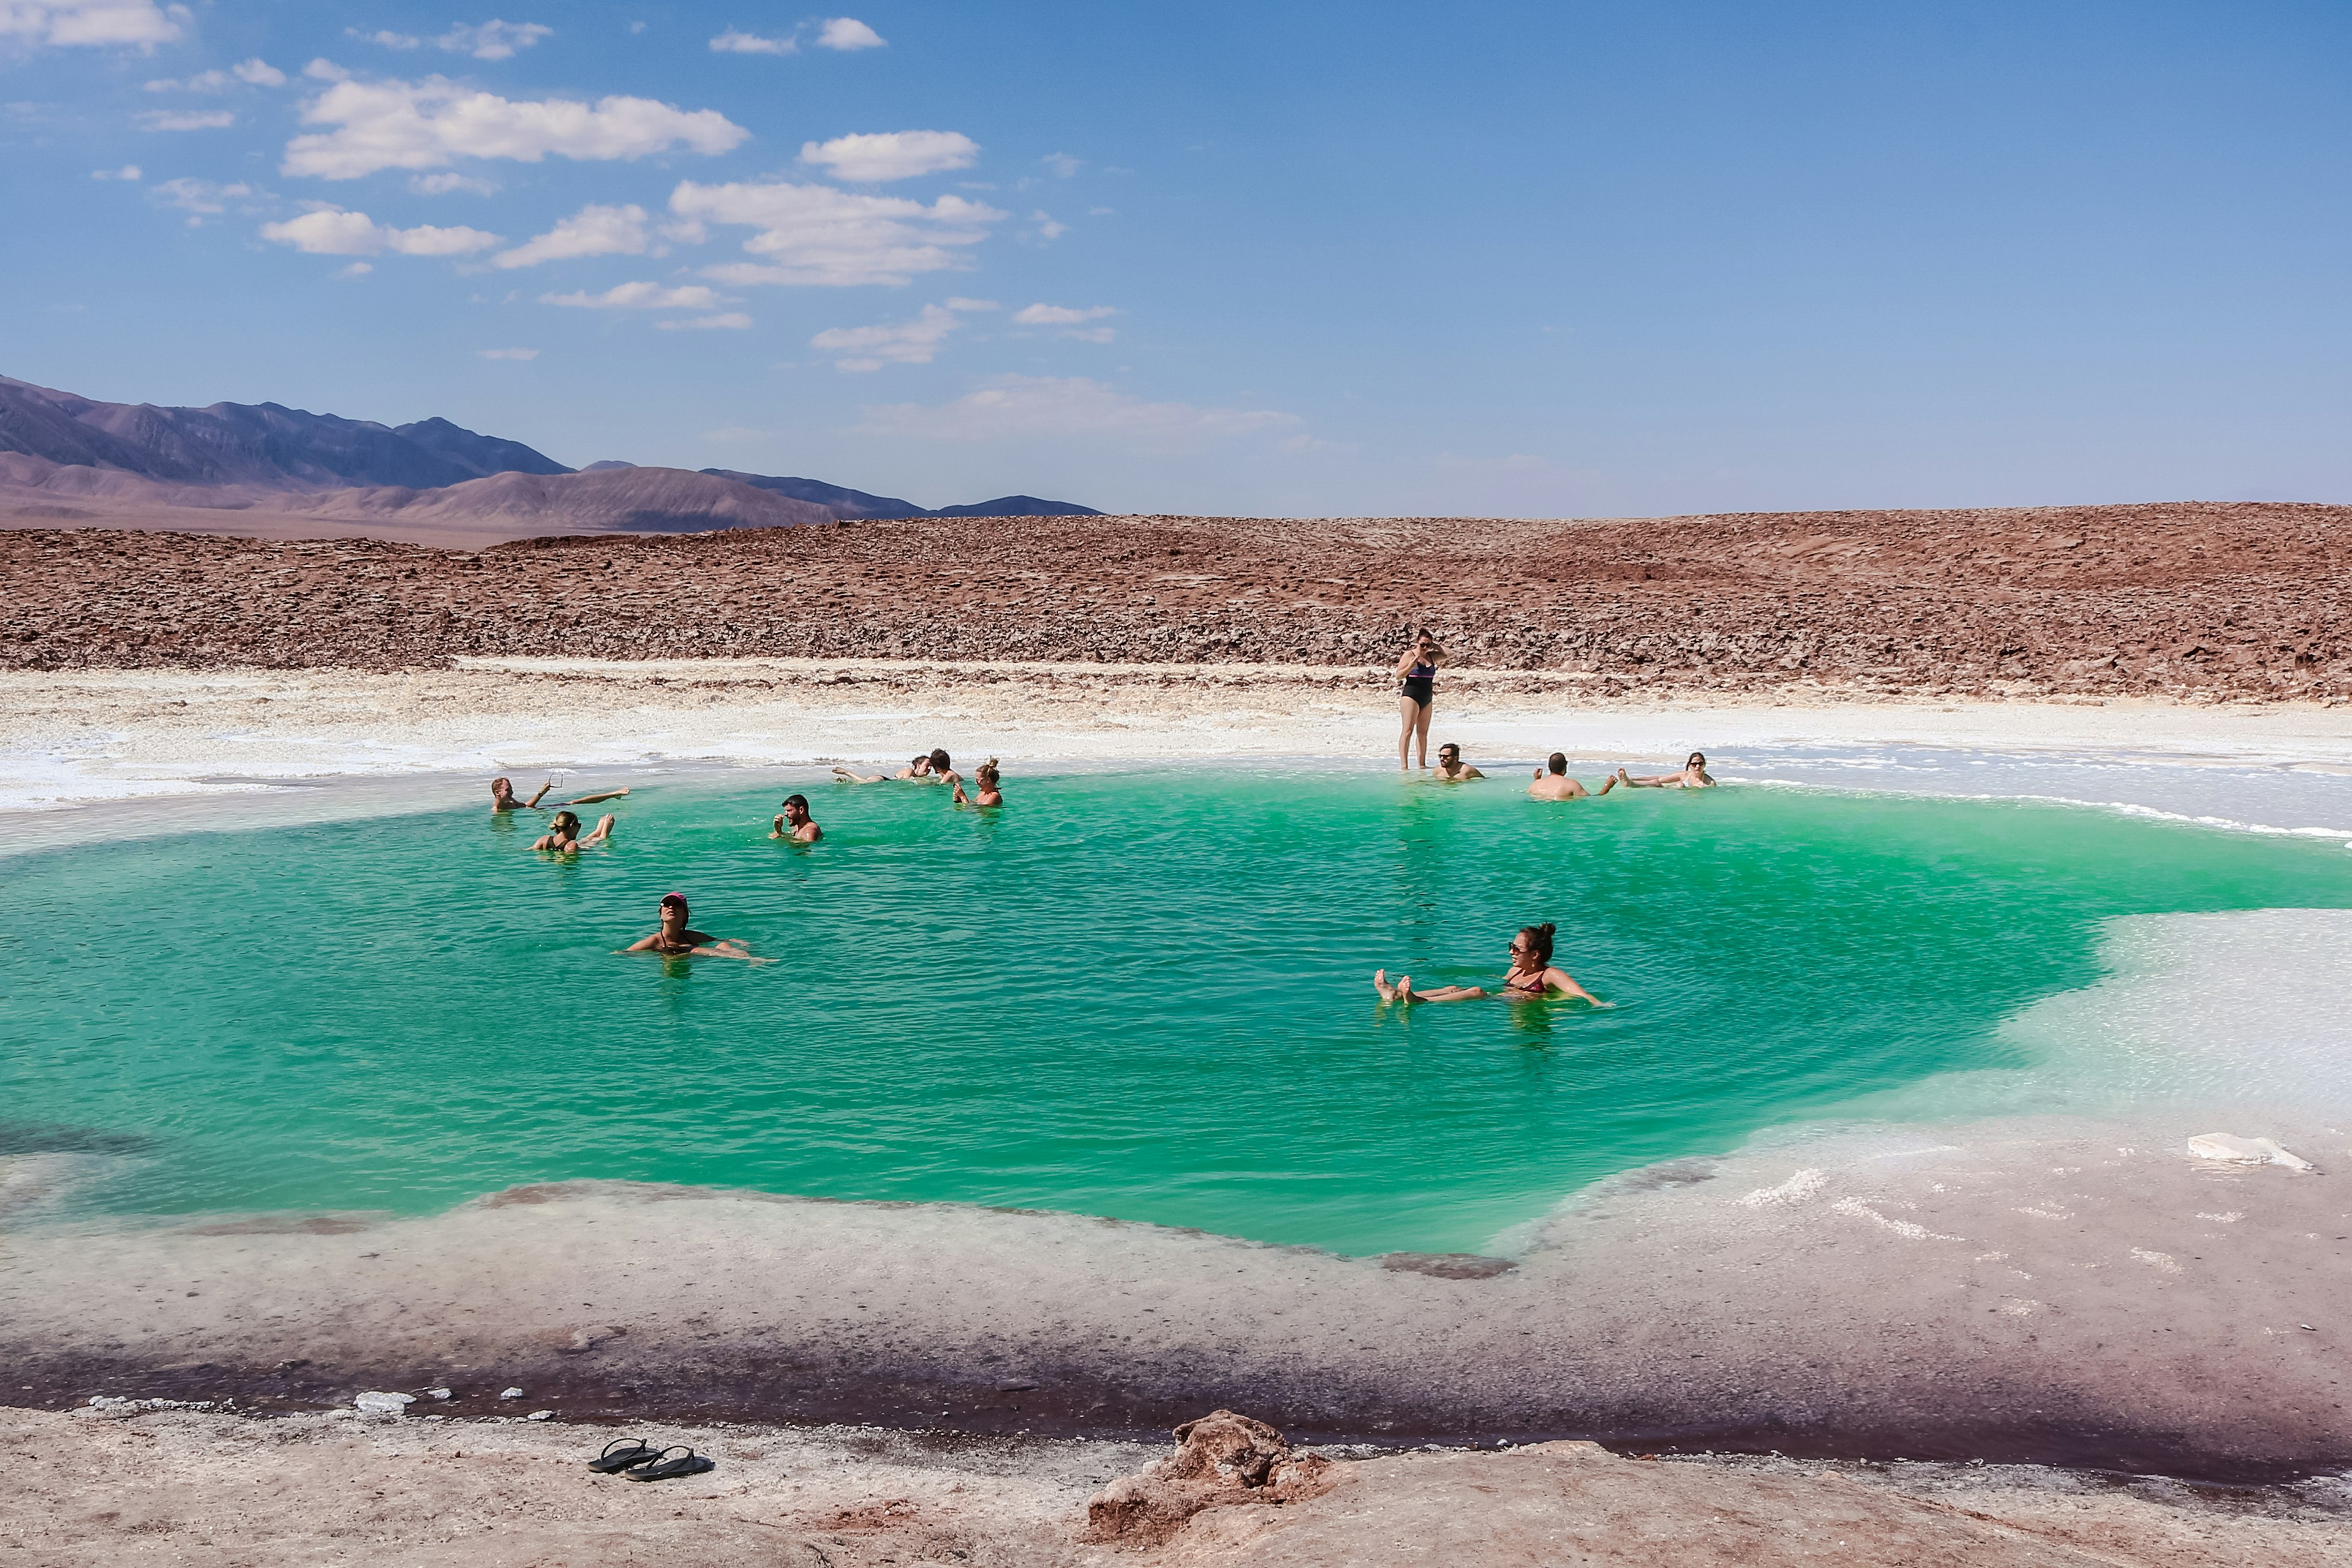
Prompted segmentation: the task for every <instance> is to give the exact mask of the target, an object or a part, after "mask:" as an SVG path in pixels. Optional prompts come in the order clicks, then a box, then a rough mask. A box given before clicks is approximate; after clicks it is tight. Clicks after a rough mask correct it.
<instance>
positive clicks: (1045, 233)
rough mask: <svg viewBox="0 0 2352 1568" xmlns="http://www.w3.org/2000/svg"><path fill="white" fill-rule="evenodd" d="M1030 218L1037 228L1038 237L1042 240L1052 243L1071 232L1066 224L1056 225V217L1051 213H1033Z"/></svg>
mask: <svg viewBox="0 0 2352 1568" xmlns="http://www.w3.org/2000/svg"><path fill="white" fill-rule="evenodd" d="M1029 217H1030V221H1032V222H1033V223H1034V224H1035V225H1036V226H1037V237H1039V238H1040V239H1044V240H1046V241H1048V242H1051V241H1053V240H1056V239H1059V238H1061V237H1063V236H1064V235H1066V234H1067V233H1069V232H1070V226H1069V225H1068V224H1066V223H1055V221H1054V215H1053V214H1051V213H1044V212H1035V213H1031V214H1030V215H1029Z"/></svg>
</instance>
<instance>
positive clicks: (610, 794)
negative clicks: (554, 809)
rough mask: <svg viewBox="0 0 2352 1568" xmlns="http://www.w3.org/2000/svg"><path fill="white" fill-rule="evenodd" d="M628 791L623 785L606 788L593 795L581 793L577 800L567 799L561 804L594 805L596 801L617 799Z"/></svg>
mask: <svg viewBox="0 0 2352 1568" xmlns="http://www.w3.org/2000/svg"><path fill="white" fill-rule="evenodd" d="M628 793H629V792H628V790H627V789H626V788H625V787H624V788H621V789H608V790H604V791H601V792H600V793H598V794H595V795H582V796H581V797H580V798H579V799H577V800H567V801H565V802H564V803H563V804H564V805H595V804H596V803H597V802H598V801H604V800H618V799H620V798H621V797H622V796H623V795H626V794H628Z"/></svg>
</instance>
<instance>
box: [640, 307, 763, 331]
mask: <svg viewBox="0 0 2352 1568" xmlns="http://www.w3.org/2000/svg"><path fill="white" fill-rule="evenodd" d="M654 325H655V326H656V327H659V328H660V329H661V330H662V331H666V332H683V331H706V332H707V331H735V332H740V331H748V330H749V329H750V327H751V317H749V316H747V315H745V314H744V313H743V312H742V311H740V310H728V311H725V312H722V313H721V314H719V315H716V316H697V317H695V318H694V319H693V320H692V321H656V322H655V323H654Z"/></svg>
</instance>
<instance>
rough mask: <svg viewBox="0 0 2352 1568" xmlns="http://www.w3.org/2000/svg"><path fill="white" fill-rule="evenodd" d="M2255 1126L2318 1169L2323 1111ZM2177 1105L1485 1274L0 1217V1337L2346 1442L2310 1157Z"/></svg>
mask: <svg viewBox="0 0 2352 1568" xmlns="http://www.w3.org/2000/svg"><path fill="white" fill-rule="evenodd" d="M2245 1120H2246V1116H2245V1115H2244V1114H2241V1115H2240V1117H2239V1121H2241V1122H2243V1121H2245ZM2267 1125H2268V1126H2270V1127H2271V1128H2272V1129H2273V1130H2274V1131H2277V1132H2278V1133H2279V1135H2280V1136H2281V1137H2282V1138H2283V1140H2284V1141H2287V1142H2289V1146H2290V1147H2295V1148H2298V1150H2299V1151H2300V1152H2306V1153H2309V1154H2311V1155H2312V1156H2313V1157H2315V1158H2316V1159H2319V1160H2320V1161H2321V1162H2322V1163H2323V1166H2325V1164H2326V1163H2327V1162H2330V1161H2332V1162H2334V1163H2337V1164H2342V1163H2345V1162H2346V1160H2347V1157H2352V1148H2347V1147H2346V1146H2345V1145H2346V1142H2347V1141H2346V1139H2345V1137H2344V1136H2343V1134H2342V1133H2341V1132H2340V1131H2337V1132H2334V1133H2331V1132H2328V1131H2326V1130H2325V1129H2323V1128H2321V1127H2318V1126H2316V1125H2308V1124H2305V1125H2297V1124H2294V1123H2293V1122H2292V1121H2282V1120H2277V1119H2273V1121H2270V1122H2269V1123H2267ZM2205 1130H2207V1129H2206V1128H2204V1127H2203V1126H2202V1125H2201V1122H2199V1121H2192V1120H2191V1119H2189V1118H2186V1117H2183V1118H2179V1119H2168V1121H2167V1123H2166V1124H2162V1125H2156V1124H2140V1125H2132V1124H2126V1123H2116V1122H2104V1121H2082V1120H2068V1121H2058V1120H2053V1119H2028V1120H2013V1121H2004V1122H1999V1123H1976V1124H1968V1125H1947V1126H1942V1127H1930V1128H1910V1129H1902V1130H1889V1129H1885V1128H1880V1129H1872V1130H1858V1131H1853V1132H1850V1133H1845V1134H1840V1135H1834V1136H1830V1137H1824V1138H1820V1139H1815V1140H1812V1141H1810V1142H1805V1143H1801V1144H1798V1145H1794V1146H1791V1147H1788V1148H1783V1149H1777V1150H1775V1149H1759V1150H1757V1151H1754V1152H1748V1153H1743V1154H1741V1155H1738V1156H1734V1157H1730V1158H1727V1159H1725V1160H1721V1161H1715V1162H1681V1163H1676V1164H1675V1166H1673V1167H1668V1168H1661V1169H1656V1170H1653V1171H1650V1172H1645V1173H1633V1175H1630V1176H1627V1177H1621V1178H1618V1179H1616V1180H1614V1181H1612V1182H1611V1183H1607V1184H1602V1186H1601V1187H1600V1188H1598V1189H1595V1190H1594V1191H1593V1192H1592V1193H1591V1194H1586V1196H1585V1198H1584V1199H1583V1201H1581V1202H1580V1203H1579V1204H1578V1205H1574V1206H1572V1207H1571V1208H1570V1209H1569V1210H1567V1211H1564V1212H1563V1214H1562V1215H1560V1216H1559V1218H1558V1219H1557V1220H1555V1221H1554V1222H1553V1223H1552V1225H1551V1226H1549V1227H1548V1228H1547V1230H1546V1231H1545V1233H1544V1235H1543V1236H1542V1237H1540V1238H1539V1239H1538V1242H1537V1244H1536V1245H1535V1246H1534V1247H1531V1248H1530V1249H1529V1250H1528V1252H1527V1254H1526V1255H1525V1256H1523V1257H1522V1258H1520V1259H1519V1261H1518V1263H1517V1267H1516V1268H1512V1269H1510V1270H1509V1271H1507V1272H1505V1273H1501V1274H1496V1275H1493V1276H1491V1277H1488V1278H1485V1279H1445V1278H1438V1277H1433V1276H1432V1275H1429V1274H1423V1273H1418V1272H1412V1271H1406V1270H1398V1269H1393V1268H1382V1267H1381V1265H1380V1264H1378V1263H1377V1262H1373V1261H1369V1260H1361V1259H1349V1258H1339V1257H1336V1256H1333V1255H1330V1254H1326V1253H1318V1252H1313V1251H1309V1250H1307V1249H1302V1248H1292V1247H1269V1246H1264V1245H1260V1244H1255V1243H1249V1242H1242V1241H1236V1240H1234V1239H1231V1238H1227V1237H1214V1236H1207V1235H1202V1234H1198V1233H1186V1232H1181V1231H1173V1230H1167V1229H1161V1228H1158V1227H1153V1226H1139V1225H1132V1224H1123V1223H1120V1222H1115V1221H1107V1220H1097V1219H1088V1218H1085V1217H1083V1216H1077V1215H1055V1214H1037V1213H1023V1212H1017V1211H1001V1210H982V1209H971V1208H966V1207H960V1206H956V1205H877V1204H856V1203H821V1202H812V1201H808V1200H799V1199H784V1198H775V1197H770V1196H763V1195H759V1194H730V1193H712V1192H706V1191H697V1190H692V1189H676V1188H645V1187H636V1186H622V1185H615V1184H563V1185H561V1186H555V1187H545V1188H531V1189H516V1190H512V1191H509V1192H507V1193H504V1194H493V1195H492V1196H490V1197H488V1198H486V1199H483V1200H479V1201H478V1202H476V1203H474V1204H470V1205H465V1206H464V1207H462V1208H460V1209H458V1210H456V1211H453V1212H451V1213H449V1214H446V1215H439V1216H436V1217H434V1218H431V1219H422V1220H391V1221H379V1222H369V1221H366V1220H363V1219H352V1220H348V1221H344V1222H340V1223H338V1222H323V1223H322V1222H320V1220H318V1219H316V1218H315V1217H314V1218H312V1219H310V1220H308V1221H293V1222H289V1223H287V1224H285V1225H283V1226H280V1227H278V1228H275V1229H273V1228H270V1227H269V1226H267V1225H247V1226H236V1225H220V1224H214V1225H196V1226H181V1227H176V1228H169V1229H165V1228H157V1227H145V1228H139V1229H127V1228H126V1229H123V1230H120V1231H117V1232H113V1233H110V1234H100V1233H96V1232H93V1231H92V1230H90V1229H89V1228H87V1227H81V1226H77V1227H74V1229H73V1230H72V1231H70V1232H65V1231H59V1232H55V1233H45V1232H41V1231H31V1232H21V1233H18V1234H16V1236H14V1237H11V1238H10V1239H9V1242H8V1249H7V1251H8V1255H7V1260H6V1265H5V1269H0V1307H5V1328H0V1355H5V1357H6V1359H7V1361H8V1363H9V1364H10V1365H11V1366H12V1367H14V1368H16V1369H18V1376H17V1377H16V1380H15V1381H16V1384H18V1389H17V1391H16V1393H15V1394H13V1395H12V1398H13V1399H14V1400H16V1401H17V1402H20V1403H24V1402H38V1403H41V1404H45V1405H63V1404H66V1403H68V1402H78V1401H79V1400H81V1399H86V1398H87V1397H88V1396H89V1394H96V1393H107V1394H136V1395H146V1396H166V1397H180V1398H219V1397H223V1396H228V1397H234V1398H236V1399H237V1400H239V1401H240V1402H243V1403H246V1404H248V1405H252V1406H253V1407H255V1408H257V1409H260V1410H264V1411H268V1410H293V1409H302V1408H317V1407H321V1406H326V1405H336V1404H341V1403H346V1402H347V1401H348V1400H349V1398H350V1397H351V1394H352V1392H353V1391H354V1390H356V1389H358V1388H363V1387H390V1388H424V1387H427V1386H436V1385H446V1386H448V1387H450V1388H452V1389H453V1390H454V1391H455V1392H456V1393H457V1399H456V1400H454V1401H453V1402H452V1403H451V1404H450V1405H449V1406H448V1409H449V1410H450V1411H451V1412H452V1413H453V1414H458V1415H485V1414H497V1413H500V1412H502V1411H512V1410H514V1409H517V1408H522V1407H531V1408H537V1407H547V1408H554V1409H556V1410H558V1411H559V1412H560V1413H561V1414H562V1417H563V1418H564V1419H565V1420H598V1419H620V1418H624V1417H636V1418H645V1419H653V1418H663V1419H686V1418H694V1419H728V1420H754V1419H757V1420H794V1421H809V1420H837V1419H845V1418H855V1419H858V1420H864V1421H869V1422H876V1423H879V1424H882V1425H887V1426H901V1427H908V1428H938V1429H944V1430H961V1431H970V1432H1000V1433H1001V1432H1027V1433H1031V1434H1033V1435H1041V1436H1042V1435H1047V1434H1060V1435H1073V1436H1076V1435H1084V1436H1139V1435H1142V1434H1145V1433H1147V1432H1150V1431H1151V1430H1153V1429H1157V1428H1164V1427H1165V1426H1167V1425H1170V1424H1171V1423H1172V1422H1174V1421H1177V1420H1181V1419H1184V1418H1187V1417H1189V1416H1191V1415H1198V1414H1200V1413H1201V1412H1202V1411H1203V1410H1205V1409H1208V1408H1213V1407H1215V1406H1218V1405H1223V1406H1227V1407H1232V1408H1240V1409H1247V1410H1250V1411H1252V1412H1254V1413H1256V1414H1258V1415H1261V1416H1262V1417H1263V1418H1265V1419H1267V1420H1271V1421H1273V1422H1274V1423H1275V1424H1276V1425H1277V1426H1283V1427H1284V1428H1285V1429H1286V1430H1292V1431H1294V1432H1296V1433H1297V1434H1298V1435H1300V1436H1307V1437H1310V1438H1318V1439H1324V1440H1365V1441H1373V1442H1379V1443H1382V1444H1402V1443H1408V1442H1417V1441H1425V1440H1426V1441H1438V1440H1442V1441H1449V1442H1465V1441H1480V1442H1487V1441H1494V1440H1498V1439H1504V1438H1509V1439H1512V1440H1514V1441H1528V1440H1534V1439H1539V1438H1550V1437H1563V1436H1580V1437H1591V1438H1595V1439H1598V1440H1601V1441H1602V1442H1604V1443H1609V1444H1612V1445H1614V1446H1618V1447H1631V1448H1640V1449H1643V1450H1657V1449H1716V1450H1726V1449H1735V1450H1737V1449H1745V1450H1754V1451H1777V1452H1780V1453H1784V1454H1807V1455H1818V1456H1822V1457H1839V1458H1887V1459H1891V1458H1913V1459H1920V1458H1976V1459H1984V1460H1987V1461H1992V1462H2010V1461H2014V1462H2035V1463H2048V1464H2059V1465H2066V1466H2071V1467H2077V1468H2108V1469H2117V1470H2129V1471H2140V1472H2148V1473H2159V1474H2168V1475H2173V1476H2179V1477H2183V1478H2189V1479H2207V1480H2213V1481H2221V1482H2233V1483H2236V1482H2260V1481H2270V1480H2278V1479H2289V1478H2292V1477H2295V1476H2302V1475H2309V1474H2315V1473H2318V1472H2322V1471H2327V1470H2334V1469H2340V1468H2346V1467H2347V1466H2352V1422H2347V1416H2346V1411H2345V1400H2346V1394H2345V1384H2346V1381H2347V1379H2346V1373H2347V1361H2346V1357H2345V1353H2344V1338H2345V1335H2346V1333H2347V1331H2348V1330H2352V1326H2347V1321H2346V1320H2345V1319H2344V1317H2343V1312H2344V1310H2345V1309H2344V1306H2343V1303H2344V1302H2345V1301H2347V1300H2352V1289H2347V1287H2352V1265H2347V1249H2346V1248H2345V1247H2344V1246H2343V1245H2342V1238H2343V1237H2344V1236H2345V1235H2346V1233H2347V1229H2352V1226H2347V1215H2346V1212H2345V1211H2346V1204H2345V1201H2344V1200H2343V1199H2342V1198H2340V1197H2339V1196H2338V1195H2337V1192H2338V1189H2337V1185H2336V1180H2337V1179H2336V1178H2329V1177H2324V1176H2322V1177H2314V1176H2304V1175H2300V1174H2297V1173H2293V1172H2289V1171H2286V1170H2284V1169H2280V1168H2277V1167H2261V1168H2237V1167H2214V1166H2211V1165H2210V1164H2209V1163H2203V1162H2198V1161H2193V1160H2191V1159H2189V1157H2188V1156H2187V1155H2186V1153H2185V1152H2183V1148H2182V1142H2183V1140H2184V1139H2185V1138H2186V1136H2187V1135H2188V1134H2189V1133H2190V1132H2192V1131H2205ZM2225 1216H2226V1217H2225ZM2306 1325H2307V1326H2306ZM508 1386H520V1387H522V1388H523V1389H525V1390H526V1391H527V1400H526V1402H525V1404H524V1405H501V1404H500V1403H499V1401H498V1400H497V1398H496V1395H497V1394H498V1392H499V1390H501V1389H503V1388H505V1387H508Z"/></svg>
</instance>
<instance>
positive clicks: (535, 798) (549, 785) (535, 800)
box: [523, 779, 555, 807]
mask: <svg viewBox="0 0 2352 1568" xmlns="http://www.w3.org/2000/svg"><path fill="white" fill-rule="evenodd" d="M554 787H555V781H554V780H553V779H550V780H548V781H547V782H546V783H545V784H541V785H540V786H539V793H538V794H537V795H532V796H531V797H530V799H529V800H527V801H524V802H523V805H525V806H526V807H528V806H534V805H538V804H539V803H540V802H541V801H542V800H545V799H546V798H547V792H548V791H549V790H551V789H553V788H554Z"/></svg>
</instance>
